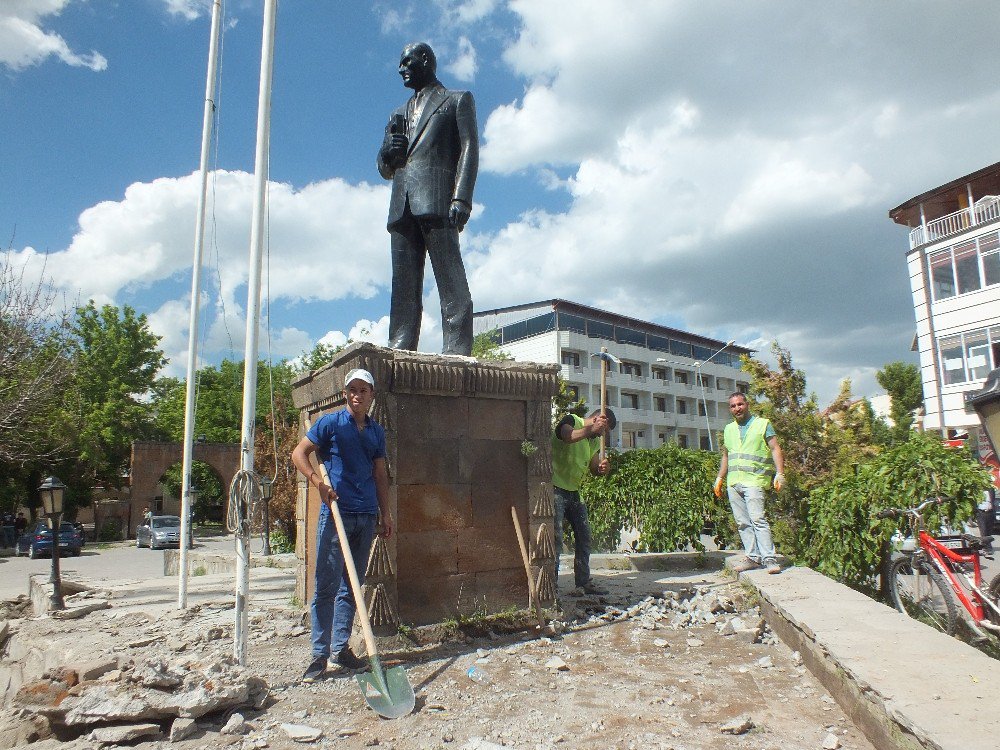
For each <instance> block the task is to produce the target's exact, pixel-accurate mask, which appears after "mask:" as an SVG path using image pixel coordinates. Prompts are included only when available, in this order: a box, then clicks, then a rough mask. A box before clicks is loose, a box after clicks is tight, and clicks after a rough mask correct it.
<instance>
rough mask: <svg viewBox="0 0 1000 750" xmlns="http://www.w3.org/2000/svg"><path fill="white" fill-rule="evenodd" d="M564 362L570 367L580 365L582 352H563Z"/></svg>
mask: <svg viewBox="0 0 1000 750" xmlns="http://www.w3.org/2000/svg"><path fill="white" fill-rule="evenodd" d="M562 363H563V364H564V365H569V366H570V367H579V366H580V354H579V353H578V352H563V353H562Z"/></svg>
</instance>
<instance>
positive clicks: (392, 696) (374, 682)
mask: <svg viewBox="0 0 1000 750" xmlns="http://www.w3.org/2000/svg"><path fill="white" fill-rule="evenodd" d="M371 662H372V671H371V672H365V673H364V674H359V675H357V680H358V685H360V686H361V694H362V695H364V696H365V703H367V704H368V705H369V706H371V708H372V710H373V711H374V712H375V713H377V714H378V715H379V716H384V717H385V718H386V719H398V718H399V717H400V716H406V715H407V714H408V713H410V712H411V711H412V710H413V706H414V705H415V704H416V697H415V696H414V695H413V688H412V687H411V686H410V681H409V680H408V679H407V678H406V670H404V669H403V668H402V667H393V668H392V669H387V670H384V671H383V669H382V665H381V663H379V660H378V657H375V658H373V659H372V660H371Z"/></svg>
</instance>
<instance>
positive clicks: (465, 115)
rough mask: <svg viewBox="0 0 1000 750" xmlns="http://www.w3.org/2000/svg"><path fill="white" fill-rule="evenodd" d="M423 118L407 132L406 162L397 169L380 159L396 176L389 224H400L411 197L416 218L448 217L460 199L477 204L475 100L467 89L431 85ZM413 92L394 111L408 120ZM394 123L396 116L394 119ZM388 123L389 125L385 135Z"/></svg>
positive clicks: (383, 170)
mask: <svg viewBox="0 0 1000 750" xmlns="http://www.w3.org/2000/svg"><path fill="white" fill-rule="evenodd" d="M427 88H428V89H429V90H428V91H427V93H426V94H425V96H427V97H428V99H427V102H426V103H425V104H424V108H423V111H422V112H421V113H420V120H419V121H418V122H417V123H416V124H415V125H414V126H411V127H410V128H409V130H408V132H407V134H406V135H407V136H408V138H409V146H408V148H407V156H406V164H404V165H403V166H402V167H399V168H398V169H396V170H393V169H392V168H391V167H389V166H388V165H387V164H385V163H384V162H383V161H382V157H381V153H380V155H379V158H378V171H379V174H381V175H382V176H383V177H384V178H385V179H387V180H392V198H391V199H390V201H389V219H388V227H389V228H390V229H391V228H392V226H393V225H394V224H396V223H398V222H399V221H400V220H401V219H402V218H403V215H404V210H405V208H406V203H407V201H409V204H410V212H411V213H412V214H413V215H414V216H415V217H425V216H437V217H444V218H447V217H448V213H449V209H450V207H451V201H452V200H453V199H455V198H458V199H461V200H463V201H465V202H466V203H467V204H468V205H469V206H470V207H471V206H472V191H473V189H474V188H475V185H476V175H477V173H478V171H479V135H478V133H477V130H476V103H475V100H474V99H473V98H472V94H471V93H470V92H468V91H449V90H448V89H446V88H445V87H444V86H442V85H441V84H440V83H434V84H431V85H430V86H428V87H427ZM413 103H414V97H411V98H410V100H409V101H408V102H407V103H406V104H404V105H403V106H402V107H400V108H399V109H397V110H396V111H395V112H393V116H394V117H395V116H399V115H401V116H402V117H403V118H404V121H406V122H409V113H410V112H411V111H412V107H413ZM390 122H392V120H391V119H390ZM388 133H389V126H386V134H388Z"/></svg>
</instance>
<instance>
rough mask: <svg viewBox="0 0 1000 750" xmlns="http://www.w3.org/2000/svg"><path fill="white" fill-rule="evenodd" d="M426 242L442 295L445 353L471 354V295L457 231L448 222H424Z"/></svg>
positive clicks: (443, 348)
mask: <svg viewBox="0 0 1000 750" xmlns="http://www.w3.org/2000/svg"><path fill="white" fill-rule="evenodd" d="M422 228H423V231H424V242H425V243H426V247H427V252H428V254H429V255H430V256H431V266H433V268H434V279H435V280H436V281H437V288H438V296H439V297H440V298H441V333H442V337H443V340H444V345H443V347H442V348H441V352H442V353H443V354H462V355H464V356H466V357H468V356H469V355H470V354H472V295H471V294H469V282H468V279H467V278H466V276H465V264H464V263H462V251H461V248H460V246H459V242H458V230H457V229H455V228H454V227H452V226H450V225H449V224H448V222H447V221H446V220H445V221H441V220H435V221H434V222H428V223H424V224H422Z"/></svg>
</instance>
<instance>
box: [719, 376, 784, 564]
mask: <svg viewBox="0 0 1000 750" xmlns="http://www.w3.org/2000/svg"><path fill="white" fill-rule="evenodd" d="M729 411H730V412H731V413H732V415H733V421H732V422H730V423H729V424H728V425H726V431H725V433H724V444H723V446H722V464H721V465H720V466H719V476H717V477H716V478H715V487H714V490H715V496H716V497H722V483H723V479H725V483H726V487H727V488H728V491H729V505H730V507H731V508H732V509H733V515H734V516H735V517H736V525H737V526H738V527H739V530H740V539H741V540H742V541H743V549H744V550H746V553H747V554H746V558H745V559H744V560H741V561H740V562H737V563H736V564H735V565H733V570H734V571H735V572H737V573H739V572H742V571H744V570H751V569H753V568H759V567H761V566H762V565H763V566H764V567H766V568H767V572H768V573H780V572H781V566H780V565H778V557H777V554H776V553H775V550H774V540H773V539H772V538H771V527H770V526H769V525H768V523H767V518H765V517H764V491H765V490H766V489H767V487H768V485H769V484H770V485H772V486H773V487H774V489H775V490H780V489H781V487H782V485H783V484H784V483H785V474H784V471H785V456H784V454H783V453H782V452H781V446H780V445H779V444H778V438H777V436H776V435H775V433H774V427H772V426H771V423H770V422H769V421H768V420H766V419H764V417H755V416H753V415H752V414H751V413H750V410H749V405H748V403H747V397H746V396H745V395H744V394H742V393H734V394H732V395H731V396H730V397H729ZM772 460H773V461H774V468H775V474H774V480H773V482H772V480H771V479H770V473H771V466H770V462H771V461H772Z"/></svg>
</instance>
